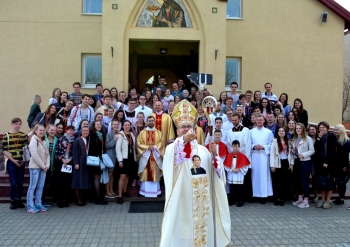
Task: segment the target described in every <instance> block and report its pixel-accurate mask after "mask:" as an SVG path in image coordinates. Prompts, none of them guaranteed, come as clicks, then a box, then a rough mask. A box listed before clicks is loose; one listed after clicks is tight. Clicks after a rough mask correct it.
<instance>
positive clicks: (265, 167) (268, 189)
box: [250, 127, 274, 197]
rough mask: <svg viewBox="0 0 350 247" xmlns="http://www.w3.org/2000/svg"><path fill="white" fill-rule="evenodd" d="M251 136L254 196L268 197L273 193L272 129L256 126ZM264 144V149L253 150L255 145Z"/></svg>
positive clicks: (251, 131)
mask: <svg viewBox="0 0 350 247" xmlns="http://www.w3.org/2000/svg"><path fill="white" fill-rule="evenodd" d="M250 136H251V150H252V151H251V168H252V187H253V196H254V197H268V196H272V195H273V191H272V179H271V172H270V150H271V144H272V141H273V138H274V137H273V134H272V132H271V130H269V129H266V128H264V127H262V128H260V129H259V128H257V127H256V128H254V129H252V130H250ZM258 144H259V145H262V146H263V147H264V150H253V148H254V146H255V145H258Z"/></svg>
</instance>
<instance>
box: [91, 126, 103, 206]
mask: <svg viewBox="0 0 350 247" xmlns="http://www.w3.org/2000/svg"><path fill="white" fill-rule="evenodd" d="M105 143H106V135H105V133H104V132H103V130H102V123H101V122H100V121H94V122H93V123H92V126H91V128H90V138H89V142H88V147H89V150H88V156H94V157H99V158H100V160H101V161H102V153H104V150H105V147H104V146H105ZM87 165H88V171H89V175H90V177H91V181H92V182H93V188H94V189H95V204H99V205H106V204H108V202H106V201H105V200H103V197H102V196H101V195H100V179H101V173H102V170H101V167H100V166H89V164H87Z"/></svg>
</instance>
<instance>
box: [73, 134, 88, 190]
mask: <svg viewBox="0 0 350 247" xmlns="http://www.w3.org/2000/svg"><path fill="white" fill-rule="evenodd" d="M72 154H73V178H72V186H71V188H72V189H76V190H86V189H90V187H91V184H90V179H89V173H88V169H87V166H86V157H87V154H86V149H85V142H84V140H83V139H82V138H77V139H75V141H74V143H73V150H72ZM76 164H79V170H76V169H75V165H76Z"/></svg>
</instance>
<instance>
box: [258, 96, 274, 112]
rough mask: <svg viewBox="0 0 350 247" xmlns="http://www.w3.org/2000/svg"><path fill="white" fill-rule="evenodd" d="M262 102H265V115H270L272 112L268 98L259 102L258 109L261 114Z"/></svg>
mask: <svg viewBox="0 0 350 247" xmlns="http://www.w3.org/2000/svg"><path fill="white" fill-rule="evenodd" d="M263 100H267V105H266V113H272V112H271V104H270V100H269V99H268V98H262V99H261V100H260V104H259V109H260V111H261V113H263V112H264V111H263V106H262V102H263Z"/></svg>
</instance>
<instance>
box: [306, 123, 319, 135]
mask: <svg viewBox="0 0 350 247" xmlns="http://www.w3.org/2000/svg"><path fill="white" fill-rule="evenodd" d="M310 128H315V130H316V135H317V131H318V128H317V126H316V125H314V124H310V125H309V127H308V131H310ZM309 136H310V137H311V135H310V133H309Z"/></svg>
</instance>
